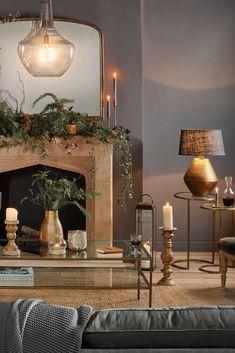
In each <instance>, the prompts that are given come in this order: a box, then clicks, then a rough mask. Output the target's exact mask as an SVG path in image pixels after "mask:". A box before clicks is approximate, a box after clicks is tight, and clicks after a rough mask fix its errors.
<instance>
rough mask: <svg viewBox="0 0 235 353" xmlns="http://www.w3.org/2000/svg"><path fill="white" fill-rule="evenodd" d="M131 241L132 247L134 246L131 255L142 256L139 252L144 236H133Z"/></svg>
mask: <svg viewBox="0 0 235 353" xmlns="http://www.w3.org/2000/svg"><path fill="white" fill-rule="evenodd" d="M130 240H131V245H132V248H133V250H132V252H131V255H133V256H134V257H138V256H140V251H139V247H140V244H141V240H142V235H140V234H131V235H130Z"/></svg>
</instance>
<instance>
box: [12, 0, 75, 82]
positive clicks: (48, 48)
mask: <svg viewBox="0 0 235 353" xmlns="http://www.w3.org/2000/svg"><path fill="white" fill-rule="evenodd" d="M40 3H41V14H40V26H39V28H38V29H36V31H35V33H33V34H32V32H31V31H30V33H29V35H27V37H26V38H24V39H23V40H22V41H21V42H20V43H19V44H18V54H19V57H20V60H21V62H22V64H23V65H24V67H25V68H26V70H27V71H28V72H29V73H30V74H31V75H32V76H34V77H60V76H62V75H63V74H64V73H65V72H66V71H67V70H68V68H69V67H70V65H71V63H72V61H73V57H74V45H73V44H72V43H71V42H69V41H68V40H66V39H65V38H63V37H62V36H61V35H60V34H59V33H58V32H57V30H56V29H55V27H54V22H53V11H52V0H41V1H40Z"/></svg>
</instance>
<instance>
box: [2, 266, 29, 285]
mask: <svg viewBox="0 0 235 353" xmlns="http://www.w3.org/2000/svg"><path fill="white" fill-rule="evenodd" d="M33 286H34V273H33V269H32V267H0V287H33Z"/></svg>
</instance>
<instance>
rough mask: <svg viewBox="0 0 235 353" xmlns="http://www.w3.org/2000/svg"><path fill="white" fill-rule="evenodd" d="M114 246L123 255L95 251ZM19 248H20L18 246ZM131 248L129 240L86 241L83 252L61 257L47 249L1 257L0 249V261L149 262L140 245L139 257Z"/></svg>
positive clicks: (148, 257)
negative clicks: (121, 251) (121, 260)
mask: <svg viewBox="0 0 235 353" xmlns="http://www.w3.org/2000/svg"><path fill="white" fill-rule="evenodd" d="M111 245H112V246H116V247H119V248H122V249H123V253H118V254H117V253H115V254H99V253H98V252H97V249H103V248H105V247H107V246H111ZM19 248H20V246H19ZM132 250H133V248H132V245H131V243H130V240H115V241H113V242H112V244H111V243H110V241H101V240H99V241H92V240H88V245H87V248H86V250H85V251H74V250H69V249H67V250H66V254H63V255H51V254H49V252H48V249H42V250H39V251H35V252H30V251H21V254H20V255H18V256H5V255H2V249H0V259H1V260H11V259H12V260H13V259H21V260H61V261H63V260H64V261H66V260H78V261H79V260H101V261H103V260H109V261H110V260H115V261H116V260H120V259H123V260H129V261H136V260H151V255H150V254H149V253H148V252H147V251H146V249H145V248H144V247H143V246H142V244H141V245H140V255H139V256H138V257H134V256H133V255H132V254H131V252H132Z"/></svg>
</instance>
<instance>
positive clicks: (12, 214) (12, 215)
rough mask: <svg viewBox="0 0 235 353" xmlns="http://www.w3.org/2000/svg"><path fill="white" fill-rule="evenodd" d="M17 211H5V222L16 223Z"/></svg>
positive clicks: (8, 209) (11, 209)
mask: <svg viewBox="0 0 235 353" xmlns="http://www.w3.org/2000/svg"><path fill="white" fill-rule="evenodd" d="M17 216H18V211H17V210H16V209H15V208H7V209H6V221H17Z"/></svg>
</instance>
